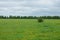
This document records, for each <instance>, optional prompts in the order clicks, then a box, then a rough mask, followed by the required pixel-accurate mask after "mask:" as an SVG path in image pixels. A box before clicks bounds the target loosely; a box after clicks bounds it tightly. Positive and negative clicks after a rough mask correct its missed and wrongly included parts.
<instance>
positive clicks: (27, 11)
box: [0, 0, 60, 16]
mask: <svg viewBox="0 0 60 40" xmlns="http://www.w3.org/2000/svg"><path fill="white" fill-rule="evenodd" d="M59 4H60V0H0V15H5V16H9V15H16V16H17V15H19V16H46V15H47V16H49V15H51V16H60V5H59Z"/></svg>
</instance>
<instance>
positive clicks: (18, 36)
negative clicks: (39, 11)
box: [0, 19, 60, 40]
mask: <svg viewBox="0 0 60 40" xmlns="http://www.w3.org/2000/svg"><path fill="white" fill-rule="evenodd" d="M0 40H60V19H45V20H44V22H42V23H39V22H37V20H36V19H0Z"/></svg>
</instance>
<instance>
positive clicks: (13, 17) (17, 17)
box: [0, 16, 60, 19]
mask: <svg viewBox="0 0 60 40" xmlns="http://www.w3.org/2000/svg"><path fill="white" fill-rule="evenodd" d="M37 18H38V17H37V16H0V19H37ZM39 18H43V19H60V16H39Z"/></svg>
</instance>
